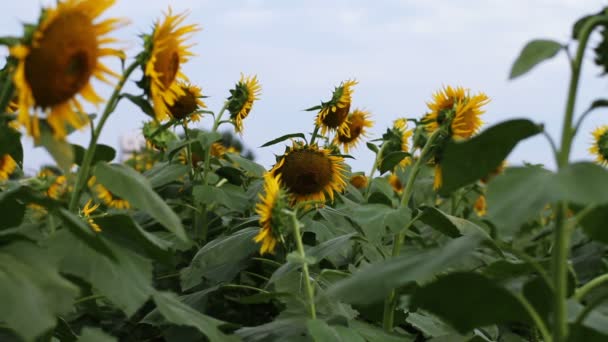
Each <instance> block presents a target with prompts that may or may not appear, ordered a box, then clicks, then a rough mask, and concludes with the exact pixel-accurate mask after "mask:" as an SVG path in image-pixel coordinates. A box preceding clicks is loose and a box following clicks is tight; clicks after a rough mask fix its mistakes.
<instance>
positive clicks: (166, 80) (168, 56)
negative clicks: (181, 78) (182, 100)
mask: <svg viewBox="0 0 608 342" xmlns="http://www.w3.org/2000/svg"><path fill="white" fill-rule="evenodd" d="M177 51H178V46H177V42H175V41H170V42H169V43H168V44H167V46H166V47H165V48H164V49H163V50H161V51H160V52H159V53H158V55H157V56H156V61H155V62H154V70H156V71H157V72H158V73H159V74H160V76H159V79H160V81H161V83H162V84H163V86H165V88H169V86H171V83H173V81H174V80H175V76H177V71H178V70H179V54H178V53H177Z"/></svg>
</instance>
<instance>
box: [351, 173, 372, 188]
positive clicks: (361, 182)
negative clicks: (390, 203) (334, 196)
mask: <svg viewBox="0 0 608 342" xmlns="http://www.w3.org/2000/svg"><path fill="white" fill-rule="evenodd" d="M350 184H352V185H353V186H354V187H355V188H357V189H364V188H366V187H367V184H368V180H367V177H366V176H365V175H353V176H351V177H350Z"/></svg>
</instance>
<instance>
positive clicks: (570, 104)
mask: <svg viewBox="0 0 608 342" xmlns="http://www.w3.org/2000/svg"><path fill="white" fill-rule="evenodd" d="M601 24H608V17H606V16H597V17H593V18H590V19H588V20H587V22H585V24H584V25H583V27H582V29H581V31H580V32H581V33H580V35H579V37H578V39H579V44H578V47H577V51H576V56H575V58H574V61H573V63H572V75H571V77H570V85H569V88H568V100H567V102H566V111H565V114H564V123H563V127H562V137H561V145H560V151H559V154H558V155H557V158H556V159H557V160H556V162H557V167H558V169H559V170H561V169H563V168H564V167H566V166H568V163H569V157H570V149H571V147H572V139H573V138H574V128H573V125H572V124H573V117H574V107H575V104H576V96H577V90H578V83H579V80H580V75H581V69H582V64H583V57H584V54H585V49H586V47H587V41H588V40H589V36H590V35H591V32H593V29H595V28H596V27H597V26H598V25H601ZM567 211H568V205H567V204H566V203H565V202H560V203H558V204H557V214H556V222H555V231H554V242H553V255H552V273H553V286H554V296H555V297H554V316H553V325H554V326H553V341H554V342H565V341H566V340H567V337H568V316H567V307H566V301H567V296H568V293H567V281H568V279H567V275H568V274H567V267H568V254H569V240H570V233H569V232H568V229H567V224H566V214H567Z"/></svg>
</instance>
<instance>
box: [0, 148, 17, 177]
mask: <svg viewBox="0 0 608 342" xmlns="http://www.w3.org/2000/svg"><path fill="white" fill-rule="evenodd" d="M15 169H17V162H16V161H15V159H13V157H11V155H10V154H5V155H3V156H2V157H0V182H4V181H7V180H8V178H9V177H10V176H11V175H12V174H13V172H15Z"/></svg>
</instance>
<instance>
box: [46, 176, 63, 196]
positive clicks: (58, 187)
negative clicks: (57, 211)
mask: <svg viewBox="0 0 608 342" xmlns="http://www.w3.org/2000/svg"><path fill="white" fill-rule="evenodd" d="M67 191H68V179H67V178H66V177H65V176H64V175H61V176H57V177H56V178H55V180H54V181H53V183H52V184H51V185H50V186H49V188H48V189H47V190H46V194H47V196H49V198H52V199H55V200H58V199H60V198H61V197H62V196H63V195H64V194H65V193H66V192H67Z"/></svg>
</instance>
